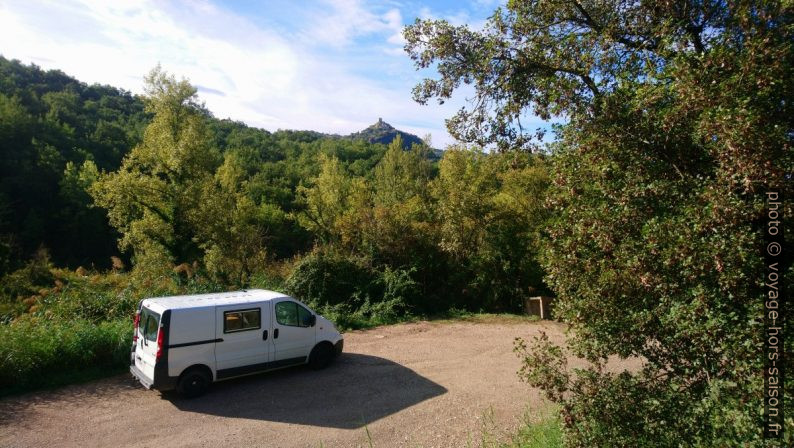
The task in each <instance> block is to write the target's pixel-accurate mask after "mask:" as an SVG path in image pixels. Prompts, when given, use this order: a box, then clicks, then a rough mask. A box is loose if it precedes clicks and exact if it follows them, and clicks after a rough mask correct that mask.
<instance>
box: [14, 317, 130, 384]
mask: <svg viewBox="0 0 794 448" xmlns="http://www.w3.org/2000/svg"><path fill="white" fill-rule="evenodd" d="M131 340H132V322H131V321H130V320H128V319H117V320H113V321H105V322H100V323H93V322H91V321H88V320H83V319H78V320H68V321H47V320H38V321H37V320H21V321H17V322H14V323H12V324H4V325H0V395H8V394H11V393H15V392H20V391H24V390H29V389H35V388H41V387H54V386H60V385H64V384H69V383H74V382H79V381H85V380H88V379H93V378H98V377H101V376H106V375H108V374H109V373H113V372H121V371H123V369H125V368H126V366H127V365H128V364H129V354H130V341H131Z"/></svg>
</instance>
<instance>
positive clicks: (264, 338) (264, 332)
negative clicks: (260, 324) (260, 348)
mask: <svg viewBox="0 0 794 448" xmlns="http://www.w3.org/2000/svg"><path fill="white" fill-rule="evenodd" d="M262 340H263V341H267V330H265V331H263V332H262Z"/></svg>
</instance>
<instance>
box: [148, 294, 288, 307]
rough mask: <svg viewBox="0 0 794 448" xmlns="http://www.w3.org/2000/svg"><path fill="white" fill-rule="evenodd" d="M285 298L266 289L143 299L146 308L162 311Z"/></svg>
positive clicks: (283, 295)
mask: <svg viewBox="0 0 794 448" xmlns="http://www.w3.org/2000/svg"><path fill="white" fill-rule="evenodd" d="M279 297H287V295H286V294H284V293H281V292H276V291H269V290H267V289H247V290H242V291H233V292H219V293H210V294H192V295H186V296H169V297H152V298H148V299H144V300H145V302H146V305H147V306H151V305H156V307H157V308H162V309H163V310H172V309H178V308H198V307H204V306H217V305H236V304H238V303H251V302H261V301H263V300H269V299H275V298H279Z"/></svg>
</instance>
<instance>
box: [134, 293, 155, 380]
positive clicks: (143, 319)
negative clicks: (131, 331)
mask: <svg viewBox="0 0 794 448" xmlns="http://www.w3.org/2000/svg"><path fill="white" fill-rule="evenodd" d="M160 317H161V316H160V313H157V312H154V311H152V310H150V309H149V308H147V307H146V305H145V304H144V305H143V306H142V307H141V315H140V320H139V321H138V341H137V347H136V348H135V367H137V368H138V370H139V371H140V372H141V373H143V375H144V376H145V377H146V379H147V380H148V381H149V382H150V383H153V382H154V364H155V362H156V361H157V331H158V330H159V329H160Z"/></svg>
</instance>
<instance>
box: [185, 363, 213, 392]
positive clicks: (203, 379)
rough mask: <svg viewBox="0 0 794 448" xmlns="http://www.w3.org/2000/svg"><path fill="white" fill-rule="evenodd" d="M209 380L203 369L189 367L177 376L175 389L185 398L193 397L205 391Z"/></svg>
mask: <svg viewBox="0 0 794 448" xmlns="http://www.w3.org/2000/svg"><path fill="white" fill-rule="evenodd" d="M211 381H212V380H211V378H210V377H209V375H207V372H205V371H204V369H190V370H188V371H187V372H185V373H183V374H182V377H180V378H179V383H177V385H176V390H177V392H179V395H182V396H183V397H185V398H195V397H198V396H199V395H203V394H204V392H206V391H207V388H208V387H209V386H210V382H211Z"/></svg>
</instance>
